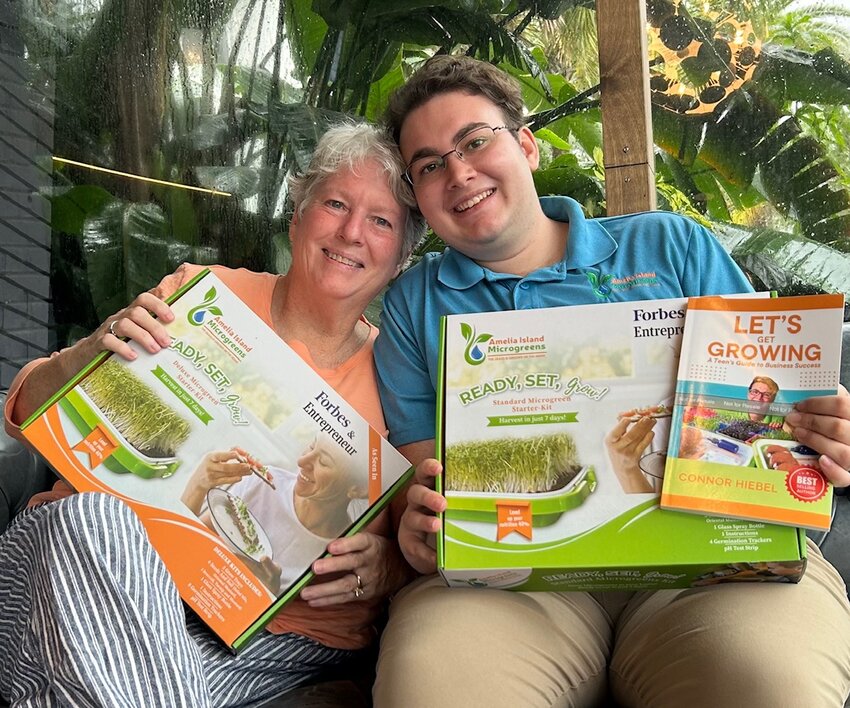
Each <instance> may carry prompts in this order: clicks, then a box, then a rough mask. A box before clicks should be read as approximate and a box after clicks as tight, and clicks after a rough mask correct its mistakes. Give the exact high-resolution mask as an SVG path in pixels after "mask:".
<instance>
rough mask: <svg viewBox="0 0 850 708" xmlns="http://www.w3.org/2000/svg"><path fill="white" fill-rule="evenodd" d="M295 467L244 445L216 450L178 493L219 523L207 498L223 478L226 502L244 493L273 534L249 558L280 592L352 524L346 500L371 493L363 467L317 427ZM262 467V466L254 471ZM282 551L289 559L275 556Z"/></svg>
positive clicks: (206, 520) (272, 588) (267, 582)
mask: <svg viewBox="0 0 850 708" xmlns="http://www.w3.org/2000/svg"><path fill="white" fill-rule="evenodd" d="M296 464H297V469H296V471H293V472H290V471H289V470H285V469H281V468H279V467H274V466H271V465H269V466H264V465H262V463H260V462H259V461H258V460H256V459H255V458H253V457H251V456H250V455H249V454H247V453H246V452H245V451H244V450H242V449H240V448H234V449H232V450H223V451H220V452H211V453H209V454H208V455H206V456H205V457H204V459H203V460H201V463H200V464H199V465H198V468H197V469H196V470H195V471H194V472H193V473H192V476H191V477H190V478H189V481H188V482H187V483H186V489H185V490H184V492H183V496H182V497H181V499H182V501H183V503H184V504H186V506H187V507H188V508H189V509H190V510H191V511H193V512H194V513H195V514H197V515H198V516H199V517H200V519H201V521H203V522H204V523H205V524H206V525H207V526H209V527H210V528H211V529H212V530H213V531H216V530H217V529H216V526H215V524H214V523H213V520H212V517H211V514H212V512H211V511H210V510H209V508H207V509H204V502H205V500H206V499H207V498H208V497H207V494H208V492H209V491H210V490H211V489H216V488H220V487H222V486H225V485H226V491H227V493H228V495H230V496H229V497H227V499H228V503H233V502H232V501H230V500H233V499H234V497H235V499H236V500H241V502H242V503H244V504H245V506H246V507H247V509H248V510H249V511H250V512H251V515H252V516H253V518H254V519H256V522H257V523H259V525H260V526H261V527H262V529H263V531H264V533H266V534H268V539H269V545H270V547H269V548H265V549H264V551H266V552H267V553H266V554H264V555H262V556H260V557H259V558H258V559H257V560H253V559H251V558H247V557H246V560H245V562H246V563H247V564H248V565H249V566H250V567H251V569H252V570H253V571H254V574H255V575H256V576H257V577H259V578H260V579H261V580H262V581H263V583H264V584H265V586H266V587H267V588H268V589H269V590H270V591H271V592H272V593H274V594H275V595H279V594H280V591H281V589H282V588H286V587H288V586H289V585H291V584H292V583H293V582H294V581H295V580H296V579H297V578H298V576H300V575H301V573H302V572H303V570H304V568H306V567H307V566H308V565H310V562H311V561H312V560H313V559H314V558H316V557H317V556H319V555H321V554H322V553H323V552H324V550H325V548H327V546H328V544H329V543H330V542H331V541H332V540H333V539H335V538H336V537H337V536H339V535H340V534H341V533H342V532H343V531H345V529H346V528H348V526H349V525H350V524H351V516H350V515H349V511H348V509H349V505H350V504H351V502H352V500H354V499H362V498H364V497H367V496H368V480H367V479H365V476H366V475H365V470H364V471H363V474H362V475H358V473H357V470H355V469H354V468H353V467H352V465H351V464H350V461H349V460H348V459H346V457H345V455H343V454H342V452H341V450H340V448H339V446H338V445H334V444H333V442H332V441H331V439H330V438H329V437H328V436H327V435H322V434H319V435H317V436H316V437H315V438H314V439H313V441H312V442H311V443H310V444H309V445H308V446H307V448H306V449H305V450H304V452H302V453H301V455H300V456H299V458H298V460H297V461H296ZM257 468H261V469H262V470H263V474H262V475H259V474H255V469H257ZM279 559H285V560H286V565H284V566H281V565H280V564H279V563H278V562H277V561H278V560H279Z"/></svg>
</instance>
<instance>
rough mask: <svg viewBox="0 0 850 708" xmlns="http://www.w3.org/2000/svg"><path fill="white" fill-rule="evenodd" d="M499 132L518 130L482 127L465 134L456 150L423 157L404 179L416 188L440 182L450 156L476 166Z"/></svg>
mask: <svg viewBox="0 0 850 708" xmlns="http://www.w3.org/2000/svg"><path fill="white" fill-rule="evenodd" d="M499 130H516V128H510V127H508V126H507V125H500V126H497V127H495V128H494V127H492V126H489V125H482V126H481V127H480V128H473V129H472V130H470V131H469V132H468V133H464V134H463V135H462V136H461V138H460V140H458V141H457V142H456V143H455V146H454V148H452V149H451V150H449V151H448V152H447V153H444V154H443V155H423V156H422V157H417V158H416V159H415V160H413V162H411V163H410V164H409V165H408V166H407V169H406V170H405V172H404V178H405V179H406V180H407V181H408V182H410V184H411V185H412V186H414V187H421V186H423V185H427V184H431V183H432V182H436V181H437V180H439V179H440V178H441V177H442V176H443V175H444V174H445V172H446V164H447V160H446V158H448V157H449V155H457V159H458V160H462V161H463V162H468V163H470V164H474V163H475V161H476V160H478V159H479V158H480V157H481V155H483V154H484V153H485V152H487V148H489V147H490V146H491V145H492V144H493V140H494V138H495V137H496V132H497V131H499Z"/></svg>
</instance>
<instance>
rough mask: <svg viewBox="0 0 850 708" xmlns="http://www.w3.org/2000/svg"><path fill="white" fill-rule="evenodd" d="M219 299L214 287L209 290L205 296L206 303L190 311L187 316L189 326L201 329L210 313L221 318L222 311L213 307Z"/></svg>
mask: <svg viewBox="0 0 850 708" xmlns="http://www.w3.org/2000/svg"><path fill="white" fill-rule="evenodd" d="M217 299H218V294H217V293H216V291H215V288H214V287H212V288H210V289H209V290H207V294H206V295H204V301H203V302H202V303H201V304H200V305H198V306H197V307H193V308H192V309H191V310H189V314H188V315H186V319H187V320H189V324H190V325H192V326H194V327H200V326H201V325H202V324H203V323H204V319H205V318H206V316H207V313H208V312H209V313H210V314H211V315H213V316H214V317H221V315H222V312H221V309H220V308H218V307H215V306H214V305H213V303H214V302H215V301H216V300H217Z"/></svg>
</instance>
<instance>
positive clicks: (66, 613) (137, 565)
mask: <svg viewBox="0 0 850 708" xmlns="http://www.w3.org/2000/svg"><path fill="white" fill-rule="evenodd" d="M354 655H355V652H351V651H345V650H339V649H331V648H329V647H325V646H323V645H322V644H319V643H318V642H315V641H313V640H312V639H308V638H307V637H302V636H300V635H297V634H283V635H273V634H270V633H268V632H263V633H261V635H260V636H258V637H257V638H256V639H255V640H254V641H252V642H251V643H250V644H249V645H248V647H247V648H246V649H245V650H244V651H243V652H242V653H241V654H239V656H234V655H233V654H231V653H230V652H229V651H228V650H227V649H226V648H225V647H224V645H223V644H221V643H219V642H218V640H216V639H215V638H214V637H213V636H212V633H211V632H209V631H208V630H207V629H206V628H205V626H204V625H202V624H201V622H200V621H199V620H198V619H197V618H195V617H194V616H190V617H189V618H188V619H187V617H186V615H185V613H184V609H183V605H182V603H181V601H180V597H179V595H178V593H177V590H176V588H175V587H174V584H173V583H172V581H171V578H170V576H169V575H168V572H167V571H166V570H165V567H164V565H163V563H162V561H161V560H160V558H159V556H158V555H157V553H156V551H154V549H153V548H152V547H151V545H150V543H149V542H148V540H147V535H146V534H145V531H144V529H143V528H142V525H141V523H140V522H139V520H138V517H137V516H136V515H135V514H134V513H133V511H132V510H131V509H130V508H129V507H128V506H127V505H126V504H124V503H122V502H120V501H118V500H117V499H115V498H114V497H111V496H109V495H106V494H91V493H89V494H77V495H74V496H71V497H68V498H66V499H63V500H61V501H58V502H53V503H50V504H45V505H42V506H39V507H36V508H34V509H30V510H27V511H26V512H24V513H23V514H21V515H20V516H19V517H18V518H16V519H15V520H14V521H13V523H12V525H11V526H10V527H9V529H8V530H7V531H6V532H5V533H4V534H3V535H2V536H0V696H3V697H4V698H5V699H6V700H8V701H9V702H10V703H11V704H12V705H13V706H109V707H110V708H122V707H124V706H140V707H142V706H143V707H144V708H151V707H160V706H161V707H162V708H172V707H174V706H191V707H192V708H202V707H205V706H254V705H260V704H262V703H264V702H266V701H268V700H270V699H271V698H274V697H275V696H278V695H280V694H281V693H284V692H285V691H287V690H289V689H291V688H294V687H296V686H299V685H301V684H304V683H307V682H309V681H310V680H311V679H314V678H316V677H317V676H318V675H319V674H321V673H322V672H323V671H324V670H326V669H328V668H329V667H332V666H334V665H336V664H339V663H342V662H344V661H347V660H349V659H351V658H352V657H353V656H354Z"/></svg>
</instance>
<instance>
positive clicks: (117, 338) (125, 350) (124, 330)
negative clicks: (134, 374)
mask: <svg viewBox="0 0 850 708" xmlns="http://www.w3.org/2000/svg"><path fill="white" fill-rule="evenodd" d="M173 320H174V313H173V312H172V311H171V308H170V307H169V306H168V305H167V304H166V303H165V302H164V301H163V300H160V299H159V298H158V297H156V295H153V294H151V293H142V294H141V295H139V296H138V297H137V298H136V299H135V300H133V302H131V303H130V304H129V305H128V306H127V307H125V308H124V309H123V310H121V311H120V312H117V313H116V314H114V315H113V316H112V317H109V318H107V319H106V321H105V322H104V323H103V324H102V325H100V327H98V328H97V329H96V330H95V331H94V332H93V333H92V334H91V335H90V336H89V339H90V340H91V346H92V347H93V348H94V350H95V353H97V352H101V351H112V352H115V353H116V354H118V355H119V356H121V357H124V358H125V359H128V360H133V359H135V358H136V356H137V355H136V352H135V351H133V349H132V348H131V347H130V345H129V344H128V343H127V342H126V341H124V339H122V338H123V337H126V338H127V339H130V340H132V341H134V342H137V343H138V344H139V345H140V346H141V347H142V348H144V349H145V350H146V351H148V352H150V353H151V354H156V353H157V352H158V351H160V350H161V349H165V348H167V347H169V346H171V337H170V336H169V334H168V332H167V331H166V329H165V326H164V325H163V323H169V322H171V321H173Z"/></svg>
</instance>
